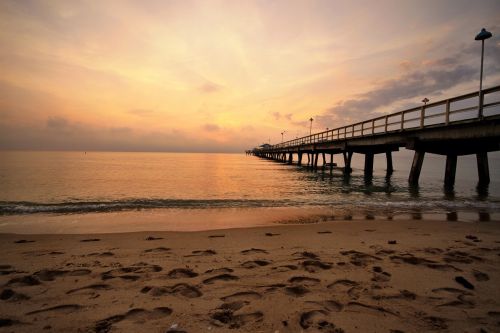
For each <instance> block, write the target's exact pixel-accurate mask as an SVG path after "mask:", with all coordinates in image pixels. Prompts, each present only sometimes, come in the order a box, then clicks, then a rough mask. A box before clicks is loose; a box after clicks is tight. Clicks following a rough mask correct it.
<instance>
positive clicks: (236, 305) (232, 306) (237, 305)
mask: <svg viewBox="0 0 500 333" xmlns="http://www.w3.org/2000/svg"><path fill="white" fill-rule="evenodd" d="M248 304H250V302H248V301H234V302H229V303H222V304H221V305H220V306H219V307H218V308H217V310H230V311H233V312H234V311H238V310H239V309H241V308H242V307H244V306H245V305H248Z"/></svg>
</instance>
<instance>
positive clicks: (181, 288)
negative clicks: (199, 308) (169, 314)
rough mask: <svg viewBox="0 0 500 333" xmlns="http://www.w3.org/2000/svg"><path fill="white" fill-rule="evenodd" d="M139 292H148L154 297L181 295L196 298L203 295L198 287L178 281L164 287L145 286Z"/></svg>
mask: <svg viewBox="0 0 500 333" xmlns="http://www.w3.org/2000/svg"><path fill="white" fill-rule="evenodd" d="M141 293H143V294H149V295H151V296H154V297H159V296H163V295H181V296H184V297H187V298H197V297H201V296H202V295H203V293H202V292H201V291H200V290H199V289H198V288H196V287H195V286H192V285H189V284H187V283H178V284H176V285H174V286H166V287H150V286H146V287H144V288H142V289H141Z"/></svg>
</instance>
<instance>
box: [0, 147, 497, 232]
mask: <svg viewBox="0 0 500 333" xmlns="http://www.w3.org/2000/svg"><path fill="white" fill-rule="evenodd" d="M488 157H489V168H490V177H491V182H490V184H489V185H487V186H484V185H478V175H477V165H476V158H475V156H474V155H470V156H463V157H459V158H458V163H457V175H456V183H455V186H454V187H453V188H445V187H444V183H443V178H444V170H445V157H443V156H439V155H433V154H427V155H426V156H425V160H424V164H423V168H422V172H421V176H420V182H419V185H418V186H410V185H409V184H408V175H409V169H410V166H411V163H412V159H413V154H412V152H411V151H408V150H402V151H399V152H394V153H393V164H394V169H395V171H394V172H393V173H392V174H391V175H390V176H387V175H386V171H385V169H386V160H385V154H380V155H376V157H375V165H374V174H373V177H371V178H365V177H364V173H363V163H364V160H363V155H358V154H354V156H353V160H352V167H353V172H352V174H351V175H350V176H349V177H346V176H344V174H343V172H342V166H343V160H342V156H341V155H335V156H334V163H337V165H338V166H337V167H334V168H333V170H332V172H330V170H329V168H327V169H326V170H322V168H319V169H318V170H317V171H312V170H308V169H307V168H305V167H300V166H297V165H296V164H294V165H287V164H283V163H280V162H276V161H271V160H267V159H262V158H258V157H255V156H249V155H245V154H244V153H240V154H219V153H165V152H83V151H70V152H67V151H65V152H61V151H1V152H0V233H4V232H14V233H102V232H128V231H154V230H172V231H193V230H211V229H224V228H238V227H249V226H262V225H271V224H286V223H321V222H324V221H336V220H337V221H338V220H342V221H345V220H352V221H353V223H355V221H357V220H375V219H376V220H380V219H383V220H396V221H397V220H407V219H411V220H415V221H416V223H418V220H423V219H435V220H436V221H442V222H453V223H492V222H493V223H494V222H498V221H500V153H499V152H495V153H489V154H488ZM320 165H321V159H320Z"/></svg>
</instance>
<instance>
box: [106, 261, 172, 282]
mask: <svg viewBox="0 0 500 333" xmlns="http://www.w3.org/2000/svg"><path fill="white" fill-rule="evenodd" d="M162 270H163V268H162V267H161V266H158V265H150V264H147V263H137V264H135V265H133V266H129V267H121V268H115V269H112V270H110V271H107V272H104V273H101V279H102V280H109V279H114V278H120V279H122V280H128V281H137V280H138V279H140V278H141V276H140V275H133V274H130V273H134V274H147V273H157V272H161V271H162Z"/></svg>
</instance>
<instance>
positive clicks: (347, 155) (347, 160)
mask: <svg viewBox="0 0 500 333" xmlns="http://www.w3.org/2000/svg"><path fill="white" fill-rule="evenodd" d="M352 154H353V152H352V151H348V152H345V151H344V152H342V155H344V174H347V175H349V174H350V173H351V172H352V169H351V159H352Z"/></svg>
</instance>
